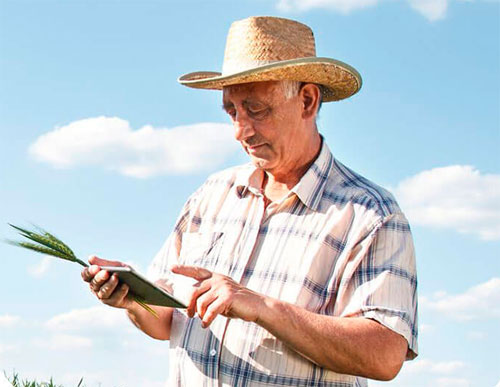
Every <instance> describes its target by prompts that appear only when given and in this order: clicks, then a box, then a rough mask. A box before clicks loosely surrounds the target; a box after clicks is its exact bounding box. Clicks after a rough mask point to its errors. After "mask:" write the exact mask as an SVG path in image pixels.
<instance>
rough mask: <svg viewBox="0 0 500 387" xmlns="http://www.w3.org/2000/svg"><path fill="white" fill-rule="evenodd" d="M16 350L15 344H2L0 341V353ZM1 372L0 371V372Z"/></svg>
mask: <svg viewBox="0 0 500 387" xmlns="http://www.w3.org/2000/svg"><path fill="white" fill-rule="evenodd" d="M15 350H16V346H15V345H6V344H2V343H0V355H4V354H6V353H9V352H12V351H15ZM1 373H2V372H1V371H0V374H1ZM0 386H1V384H0Z"/></svg>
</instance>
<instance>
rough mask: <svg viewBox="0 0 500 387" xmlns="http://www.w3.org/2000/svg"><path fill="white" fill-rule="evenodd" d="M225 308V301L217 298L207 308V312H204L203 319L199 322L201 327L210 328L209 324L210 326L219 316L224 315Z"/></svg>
mask: <svg viewBox="0 0 500 387" xmlns="http://www.w3.org/2000/svg"><path fill="white" fill-rule="evenodd" d="M226 308H227V306H226V303H225V301H224V300H223V299H222V298H220V297H219V298H217V299H216V300H215V301H214V302H212V303H211V304H210V305H209V306H208V308H207V311H206V312H205V314H204V316H203V319H202V320H201V327H202V328H207V327H208V326H210V324H212V322H213V321H214V320H215V318H216V317H217V316H218V315H219V314H224V311H225V310H226Z"/></svg>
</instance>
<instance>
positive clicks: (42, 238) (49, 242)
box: [5, 223, 158, 318]
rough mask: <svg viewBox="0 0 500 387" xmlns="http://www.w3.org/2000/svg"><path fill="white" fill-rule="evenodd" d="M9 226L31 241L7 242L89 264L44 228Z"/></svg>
mask: <svg viewBox="0 0 500 387" xmlns="http://www.w3.org/2000/svg"><path fill="white" fill-rule="evenodd" d="M9 226H11V227H12V228H14V229H16V230H17V231H18V232H19V234H20V235H21V236H23V237H25V238H26V239H29V240H31V241H32V242H35V243H31V242H24V241H23V242H18V241H11V240H6V241H5V242H6V243H8V244H11V245H13V246H18V247H23V248H25V249H29V250H33V251H36V252H38V253H41V254H46V255H51V256H53V257H56V258H62V259H64V260H67V261H71V262H76V263H79V264H80V265H82V266H84V267H88V266H89V265H88V264H87V263H86V262H84V261H82V260H80V259H78V258H77V257H76V255H75V253H73V250H71V249H70V248H69V247H68V245H66V244H65V243H64V242H62V241H61V240H60V239H59V238H57V237H55V236H54V235H53V234H51V233H49V232H47V231H45V230H44V229H42V228H40V227H38V226H34V227H35V228H37V229H38V231H39V232H38V233H37V232H34V231H29V230H25V229H24V228H22V227H18V226H15V225H13V224H10V223H9ZM130 296H131V297H132V299H133V300H134V301H135V302H137V303H138V304H139V305H140V306H142V307H143V308H144V309H146V310H147V311H148V312H149V313H151V314H152V315H153V316H155V317H156V318H158V313H156V311H155V310H154V309H153V308H151V307H150V306H149V305H148V304H146V303H145V302H144V300H142V299H141V298H140V297H138V296H136V295H135V294H130Z"/></svg>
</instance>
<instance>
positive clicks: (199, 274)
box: [170, 265, 212, 281]
mask: <svg viewBox="0 0 500 387" xmlns="http://www.w3.org/2000/svg"><path fill="white" fill-rule="evenodd" d="M170 270H171V271H172V273H175V274H180V275H184V276H186V277H191V278H194V279H195V280H198V281H203V280H206V279H208V278H210V277H212V272H211V271H209V270H207V269H205V268H203V267H199V266H188V265H172V266H171V267H170Z"/></svg>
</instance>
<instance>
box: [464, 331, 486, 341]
mask: <svg viewBox="0 0 500 387" xmlns="http://www.w3.org/2000/svg"><path fill="white" fill-rule="evenodd" d="M467 337H468V338H469V339H470V340H484V339H485V338H486V333H485V332H481V331H471V332H468V333H467Z"/></svg>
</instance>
